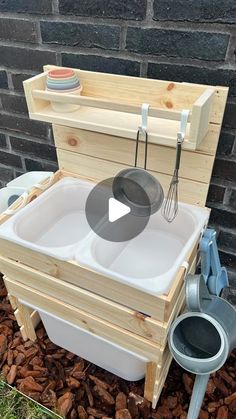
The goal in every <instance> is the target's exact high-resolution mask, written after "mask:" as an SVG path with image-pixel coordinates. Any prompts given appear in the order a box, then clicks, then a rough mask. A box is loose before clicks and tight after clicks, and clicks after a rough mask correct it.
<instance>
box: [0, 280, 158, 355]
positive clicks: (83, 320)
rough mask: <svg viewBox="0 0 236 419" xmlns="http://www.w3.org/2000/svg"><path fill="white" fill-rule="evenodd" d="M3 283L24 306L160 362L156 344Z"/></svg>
mask: <svg viewBox="0 0 236 419" xmlns="http://www.w3.org/2000/svg"><path fill="white" fill-rule="evenodd" d="M4 281H5V284H6V287H7V290H8V292H10V293H11V294H12V295H17V297H18V298H19V299H21V300H23V301H24V302H25V303H28V304H29V305H33V306H35V307H37V308H38V309H40V308H41V309H42V310H45V311H49V312H50V313H51V314H52V315H55V316H57V317H60V318H61V319H64V320H66V321H69V322H72V323H73V324H75V325H77V326H79V327H81V328H82V329H84V330H88V331H89V332H92V333H94V334H95V335H97V336H100V337H102V338H104V339H107V340H109V341H111V342H113V343H115V344H117V345H120V346H122V347H124V348H125V349H128V350H131V351H132V352H135V353H137V354H138V355H140V356H143V357H145V358H147V359H150V360H152V361H156V362H161V360H162V356H163V352H164V348H162V347H160V346H159V345H158V344H155V343H153V342H151V341H150V340H148V339H145V338H142V337H141V336H138V335H135V334H133V333H131V332H128V331H127V330H125V329H121V328H120V327H118V326H115V325H113V324H111V323H109V322H107V321H105V320H101V319H99V318H98V317H95V316H93V315H92V314H88V313H86V312H84V311H82V310H79V309H77V308H75V307H72V306H71V305H69V304H66V303H62V302H60V301H59V300H58V299H55V298H52V297H50V296H48V295H46V294H44V293H41V292H39V291H35V290H34V289H32V288H31V287H28V286H26V285H22V284H20V283H19V282H17V281H14V280H12V279H10V278H7V277H4Z"/></svg>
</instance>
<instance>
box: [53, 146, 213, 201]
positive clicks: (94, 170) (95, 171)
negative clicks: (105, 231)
mask: <svg viewBox="0 0 236 419" xmlns="http://www.w3.org/2000/svg"><path fill="white" fill-rule="evenodd" d="M57 157H58V162H59V167H60V169H63V170H66V171H69V172H73V173H77V174H80V175H82V176H87V177H93V178H94V179H96V180H97V181H101V180H103V179H106V178H109V177H113V176H115V175H116V174H117V173H118V172H119V171H120V170H122V169H125V168H127V167H128V166H126V165H124V164H121V163H115V162H112V163H111V162H109V161H107V160H102V159H97V158H94V157H91V156H84V155H80V154H78V153H72V152H70V151H67V150H62V149H57ZM150 173H152V174H153V175H154V176H155V177H156V178H157V179H158V180H159V181H160V183H161V184H162V187H163V189H164V191H165V193H167V190H168V188H169V184H170V181H171V176H170V175H165V174H163V173H157V172H153V171H150ZM207 193H208V184H206V183H200V182H194V181H191V180H187V179H182V180H181V182H180V183H179V200H180V201H182V202H186V203H189V204H194V205H198V206H205V202H206V197H207Z"/></svg>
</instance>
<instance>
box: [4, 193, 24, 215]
mask: <svg viewBox="0 0 236 419" xmlns="http://www.w3.org/2000/svg"><path fill="white" fill-rule="evenodd" d="M18 201H19V203H18V204H17V207H16V208H11V206H14V205H15V202H14V203H13V204H12V205H11V206H10V207H9V208H7V209H6V211H4V213H3V214H5V215H13V214H15V213H16V212H17V211H19V210H20V209H21V208H23V207H24V206H25V205H26V204H27V201H28V193H27V192H24V193H23V194H22V195H21V196H20V197H19V198H18Z"/></svg>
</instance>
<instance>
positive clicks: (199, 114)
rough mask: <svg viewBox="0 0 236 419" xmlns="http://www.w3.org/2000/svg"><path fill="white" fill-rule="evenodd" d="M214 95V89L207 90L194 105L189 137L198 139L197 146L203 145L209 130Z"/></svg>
mask: <svg viewBox="0 0 236 419" xmlns="http://www.w3.org/2000/svg"><path fill="white" fill-rule="evenodd" d="M214 95H215V90H213V89H212V88H209V89H206V91H205V92H204V93H203V94H202V95H201V96H200V97H199V98H198V99H197V100H196V102H195V103H194V105H193V110H192V114H193V117H192V123H191V127H190V134H189V135H190V137H191V138H196V145H199V144H201V141H202V139H203V138H204V137H205V136H206V134H207V132H208V130H209V113H210V110H211V105H212V99H213V96H214Z"/></svg>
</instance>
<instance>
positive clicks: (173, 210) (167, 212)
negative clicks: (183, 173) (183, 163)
mask: <svg viewBox="0 0 236 419" xmlns="http://www.w3.org/2000/svg"><path fill="white" fill-rule="evenodd" d="M183 141H184V137H183V135H182V133H181V132H179V133H178V137H177V149H176V160H175V170H174V173H173V176H172V179H171V182H170V186H169V189H168V192H167V196H166V199H165V201H164V204H163V206H162V215H163V217H164V218H165V220H166V221H168V223H172V221H174V219H175V217H176V216H177V214H178V202H179V193H178V184H179V166H180V158H181V151H182V143H183Z"/></svg>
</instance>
